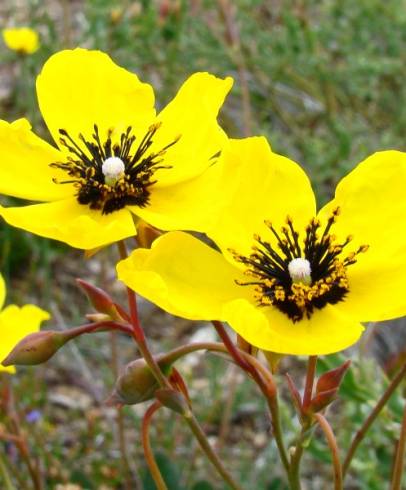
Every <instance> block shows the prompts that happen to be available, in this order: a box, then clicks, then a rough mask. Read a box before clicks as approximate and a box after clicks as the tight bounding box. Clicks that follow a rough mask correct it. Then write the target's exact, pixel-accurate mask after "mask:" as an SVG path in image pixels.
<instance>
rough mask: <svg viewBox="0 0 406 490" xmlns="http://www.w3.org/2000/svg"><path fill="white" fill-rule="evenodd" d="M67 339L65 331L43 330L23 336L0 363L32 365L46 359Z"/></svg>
mask: <svg viewBox="0 0 406 490" xmlns="http://www.w3.org/2000/svg"><path fill="white" fill-rule="evenodd" d="M68 340H70V336H68V335H66V332H56V331H54V330H44V331H42V332H36V333H32V334H30V335H27V337H24V338H23V339H22V340H20V342H19V343H18V344H17V345H16V346H15V347H14V349H13V350H12V351H11V352H10V354H9V355H8V356H7V357H6V358H5V359H4V361H3V362H2V363H1V364H2V365H3V366H5V367H7V366H12V365H16V366H33V365H35V364H41V363H43V362H46V361H48V359H50V358H51V357H52V356H53V355H54V354H55V353H56V352H57V351H58V350H59V349H60V348H61V347H62V346H63V345H64V344H65V343H66V342H67V341H68Z"/></svg>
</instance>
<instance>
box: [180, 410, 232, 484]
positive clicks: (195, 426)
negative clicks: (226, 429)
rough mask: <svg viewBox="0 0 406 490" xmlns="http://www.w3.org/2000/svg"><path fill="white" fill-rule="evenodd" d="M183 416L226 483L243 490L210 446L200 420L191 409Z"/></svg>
mask: <svg viewBox="0 0 406 490" xmlns="http://www.w3.org/2000/svg"><path fill="white" fill-rule="evenodd" d="M183 418H184V420H185V421H186V423H187V424H188V425H189V427H190V429H191V431H192V432H193V434H194V436H195V437H196V439H197V440H198V442H199V444H200V447H201V448H202V450H203V452H204V453H205V455H206V456H207V458H208V459H209V460H210V462H211V463H212V465H213V466H214V467H215V468H216V470H217V472H218V473H219V475H220V476H221V477H222V478H223V480H224V481H225V482H226V483H228V485H229V486H230V488H232V489H234V490H242V489H241V487H240V486H239V485H238V484H237V483H236V482H235V481H234V479H233V478H232V476H231V475H230V474H229V473H228V471H227V470H226V469H225V468H224V466H223V464H222V462H221V461H220V459H219V458H218V456H217V454H216V453H215V452H214V450H213V448H212V447H211V446H210V444H209V441H208V440H207V437H206V434H205V433H204V432H203V429H202V428H201V427H200V425H199V422H198V421H197V420H196V417H195V416H194V415H193V413H192V412H191V411H188V412H186V413H185V414H184V415H183Z"/></svg>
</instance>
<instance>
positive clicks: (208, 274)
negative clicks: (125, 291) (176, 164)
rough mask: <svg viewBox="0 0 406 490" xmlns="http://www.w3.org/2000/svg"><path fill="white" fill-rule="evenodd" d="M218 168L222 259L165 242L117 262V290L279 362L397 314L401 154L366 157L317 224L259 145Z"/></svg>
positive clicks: (328, 349) (403, 202)
mask: <svg viewBox="0 0 406 490" xmlns="http://www.w3.org/2000/svg"><path fill="white" fill-rule="evenodd" d="M224 159H225V166H224V175H225V178H224V181H225V182H227V186H224V188H225V190H226V191H227V192H229V196H230V198H229V199H228V204H227V205H226V206H225V207H224V208H223V209H222V210H221V212H220V213H219V217H218V221H217V223H216V224H215V226H213V228H212V229H211V230H209V232H208V234H209V236H210V237H211V238H212V239H213V240H214V241H215V242H216V244H217V245H218V246H219V248H220V249H221V251H222V252H223V254H221V253H220V252H217V251H216V250H214V249H212V248H210V247H209V246H207V245H205V244H204V243H202V242H201V241H199V240H197V239H196V238H194V237H192V236H191V235H189V234H186V233H182V232H171V233H168V234H166V235H164V236H162V237H161V238H159V239H157V240H156V241H155V242H154V243H153V245H152V248H151V250H147V249H138V250H136V251H134V252H133V253H132V255H131V256H130V257H129V258H128V259H126V260H124V261H121V262H119V264H118V266H117V271H118V276H119V278H120V279H121V280H122V281H124V282H125V283H126V284H127V285H128V286H129V287H131V288H132V289H134V290H135V291H137V292H139V293H140V294H141V295H142V296H145V297H146V298H147V299H149V300H151V301H153V302H154V303H156V304H157V305H159V306H160V307H162V308H163V309H165V310H167V311H169V312H170V313H172V314H175V315H178V316H182V317H185V318H189V319H192V320H222V321H227V322H228V323H229V324H230V326H231V327H232V328H233V329H234V330H236V331H237V332H238V333H239V334H240V335H241V336H242V337H243V338H244V339H246V340H247V341H248V342H249V343H251V344H252V345H254V346H256V347H259V348H261V349H264V350H267V351H272V352H276V353H281V354H297V355H300V354H303V355H316V354H328V353H332V352H336V351H339V350H342V349H345V348H346V347H348V346H350V345H351V344H353V343H354V342H356V341H357V340H358V338H359V337H360V335H361V333H362V331H363V326H362V325H361V323H360V322H361V321H362V322H368V321H382V320H389V319H392V318H396V317H400V316H403V315H405V314H406V295H405V289H404V284H405V277H406V221H405V216H406V197H405V188H406V153H402V152H398V151H384V152H379V153H375V154H374V155H372V156H370V157H369V158H367V159H366V160H365V161H364V162H362V163H360V164H359V165H358V166H357V167H356V168H355V169H354V170H353V171H352V172H351V173H350V174H349V175H347V176H346V177H345V178H344V179H342V181H341V182H340V183H339V184H338V186H337V189H336V193H335V197H334V199H333V200H332V201H331V202H330V203H328V204H327V205H326V206H325V207H323V208H322V209H321V210H320V211H319V212H318V213H317V210H316V201H315V197H314V194H313V191H312V188H311V185H310V182H309V180H308V178H307V176H306V175H305V173H304V172H303V171H302V169H301V168H300V167H299V166H298V165H297V164H296V163H294V162H292V161H291V160H288V159H287V158H284V157H282V156H280V155H277V154H275V153H272V152H271V150H270V148H269V146H268V144H267V142H266V140H265V139H264V138H248V139H245V140H241V141H232V142H231V144H230V148H229V150H228V151H225V152H224ZM227 189H228V190H227ZM269 220H270V221H269ZM364 252H365V253H364Z"/></svg>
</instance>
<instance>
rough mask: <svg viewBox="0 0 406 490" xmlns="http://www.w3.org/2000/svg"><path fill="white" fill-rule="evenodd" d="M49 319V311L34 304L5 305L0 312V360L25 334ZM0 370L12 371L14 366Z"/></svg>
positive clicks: (32, 331)
mask: <svg viewBox="0 0 406 490" xmlns="http://www.w3.org/2000/svg"><path fill="white" fill-rule="evenodd" d="M48 319H49V313H47V312H46V311H44V310H41V309H40V308H38V307H37V306H35V305H25V306H23V307H22V308H19V307H18V306H15V305H10V306H7V308H5V309H4V310H3V311H2V312H0V362H1V361H2V360H3V359H5V358H6V357H7V355H8V354H9V353H10V352H11V350H12V349H13V347H14V346H15V345H16V344H17V343H18V342H19V341H20V340H22V339H23V338H24V337H25V336H26V335H29V334H31V333H34V332H37V331H38V330H39V327H40V325H41V322H43V321H45V320H48ZM0 371H8V372H11V373H13V372H14V371H15V369H14V367H12V366H11V367H7V368H5V367H3V366H1V365H0Z"/></svg>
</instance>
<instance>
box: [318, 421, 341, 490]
mask: <svg viewBox="0 0 406 490" xmlns="http://www.w3.org/2000/svg"><path fill="white" fill-rule="evenodd" d="M314 418H315V419H316V420H317V422H318V424H319V425H320V427H321V429H322V430H323V432H324V435H325V436H326V439H327V443H328V445H329V448H330V451H331V457H332V459H333V467H334V490H342V489H343V471H342V468H341V462H340V455H339V450H338V446H337V441H336V438H335V436H334V432H333V430H332V429H331V426H330V424H329V423H328V421H327V419H326V417H324V415H322V414H321V413H315V414H314Z"/></svg>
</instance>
